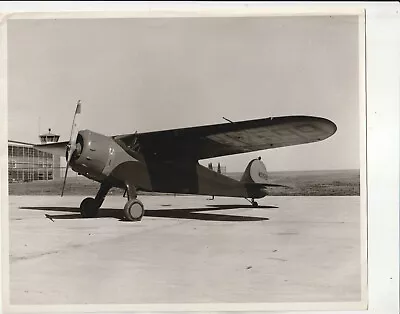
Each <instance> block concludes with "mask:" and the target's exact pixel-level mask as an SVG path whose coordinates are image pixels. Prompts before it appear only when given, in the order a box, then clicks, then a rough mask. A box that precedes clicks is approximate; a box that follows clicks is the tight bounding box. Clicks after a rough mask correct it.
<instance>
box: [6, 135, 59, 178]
mask: <svg viewBox="0 0 400 314" xmlns="http://www.w3.org/2000/svg"><path fill="white" fill-rule="evenodd" d="M39 138H40V142H41V143H43V144H44V143H54V142H58V139H59V138H60V136H59V135H57V134H53V133H51V129H49V132H48V133H46V134H42V135H39ZM57 178H60V157H59V156H54V155H52V154H50V153H45V152H41V151H39V150H37V149H35V148H33V147H32V145H30V144H27V143H21V142H16V141H8V182H10V183H11V182H30V181H37V180H53V179H57Z"/></svg>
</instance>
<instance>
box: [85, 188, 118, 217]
mask: <svg viewBox="0 0 400 314" xmlns="http://www.w3.org/2000/svg"><path fill="white" fill-rule="evenodd" d="M110 188H111V186H110V185H109V184H108V183H102V184H101V186H100V189H99V191H98V192H97V195H96V197H95V198H93V197H88V198H85V199H84V200H83V201H82V203H81V205H80V211H81V215H82V217H83V218H95V217H97V215H98V213H99V208H100V207H101V205H102V204H103V202H104V198H105V197H106V195H107V193H108V191H109V190H110Z"/></svg>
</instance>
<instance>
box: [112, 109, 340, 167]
mask: <svg viewBox="0 0 400 314" xmlns="http://www.w3.org/2000/svg"><path fill="white" fill-rule="evenodd" d="M336 130H337V127H336V125H335V124H334V123H333V122H332V121H330V120H327V119H325V118H319V117H311V116H283V117H273V118H265V119H257V120H247V121H239V122H232V123H223V124H215V125H205V126H198V127H189V128H182V129H173V130H165V131H156V132H148V133H137V134H136V133H135V134H127V135H118V136H114V137H113V138H114V139H115V140H116V141H117V142H119V143H120V144H122V145H123V146H125V147H126V148H127V149H130V150H135V151H139V152H141V153H142V154H144V156H145V157H146V158H150V159H157V160H162V161H169V160H171V161H172V160H187V159H195V160H201V159H208V158H214V157H219V156H227V155H234V154H242V153H248V152H253V151H259V150H266V149H273V148H278V147H285V146H292V145H299V144H306V143H312V142H317V141H322V140H324V139H326V138H328V137H330V136H331V135H333V134H334V133H335V132H336Z"/></svg>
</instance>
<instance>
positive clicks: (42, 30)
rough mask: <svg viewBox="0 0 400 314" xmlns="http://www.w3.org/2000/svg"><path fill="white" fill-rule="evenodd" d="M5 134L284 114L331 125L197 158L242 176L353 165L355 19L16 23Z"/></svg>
mask: <svg viewBox="0 0 400 314" xmlns="http://www.w3.org/2000/svg"><path fill="white" fill-rule="evenodd" d="M7 31H8V34H7V35H8V43H7V44H8V132H9V133H8V138H9V139H10V140H17V141H24V142H34V143H36V142H38V141H39V139H38V133H39V131H40V132H41V133H44V132H47V129H48V128H51V129H52V132H54V133H57V134H59V135H61V137H60V141H63V140H68V139H69V138H68V137H69V134H70V129H71V124H72V119H73V114H74V111H75V106H76V102H77V101H78V100H81V101H82V113H81V117H80V120H79V121H80V128H81V129H90V130H93V131H95V132H99V133H102V134H105V135H116V134H130V133H134V132H136V131H137V132H149V131H156V130H164V129H172V128H182V127H189V126H197V125H204V124H216V123H225V122H226V121H225V120H223V118H222V117H227V118H228V119H230V120H233V121H241V120H247V119H258V118H266V117H271V116H286V115H312V116H319V117H324V118H327V119H330V120H332V121H333V122H335V123H336V125H337V127H338V130H337V132H336V133H335V134H334V135H333V136H332V137H330V138H328V139H326V140H324V141H322V142H318V143H312V144H305V145H299V146H292V147H286V148H278V149H270V150H265V151H261V152H253V153H247V154H242V155H234V156H226V157H220V158H214V159H211V160H205V161H201V163H202V164H204V165H206V164H207V163H208V162H209V161H212V162H214V163H217V162H220V163H221V164H222V165H224V166H226V167H227V171H244V169H245V167H246V165H247V163H248V162H249V161H250V160H251V159H252V158H254V157H258V156H261V157H262V159H263V160H264V162H265V164H266V167H267V169H268V170H269V171H283V170H330V169H358V168H359V166H360V161H359V159H360V154H359V147H360V145H359V126H360V121H359V119H360V116H359V112H360V108H359V96H358V95H359V65H358V64H359V51H358V46H359V40H358V20H357V17H351V16H321V17H318V16H313V17H299V16H297V17H240V18H238V17H236V18H233V17H228V18H136V19H135V18H125V19H48V20H9V21H8V25H7Z"/></svg>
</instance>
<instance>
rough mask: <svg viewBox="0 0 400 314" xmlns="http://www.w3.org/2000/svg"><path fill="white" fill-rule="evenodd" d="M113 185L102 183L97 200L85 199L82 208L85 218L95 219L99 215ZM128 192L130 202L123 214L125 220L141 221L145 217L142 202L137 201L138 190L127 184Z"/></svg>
mask: <svg viewBox="0 0 400 314" xmlns="http://www.w3.org/2000/svg"><path fill="white" fill-rule="evenodd" d="M110 188H111V185H109V184H107V183H102V184H101V186H100V189H99V191H98V192H97V195H96V197H95V198H92V197H88V198H85V199H84V200H83V201H82V203H81V206H80V210H81V215H82V217H84V218H95V217H97V215H98V212H99V208H100V207H101V205H102V204H103V202H104V198H105V197H106V195H107V193H108V191H109V190H110ZM126 188H127V192H128V201H127V202H126V204H125V206H124V209H123V212H124V218H125V219H126V220H128V221H140V220H142V218H143V216H144V206H143V203H142V202H141V201H139V200H138V199H137V193H136V188H135V187H134V185H132V184H129V183H127V184H126Z"/></svg>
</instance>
